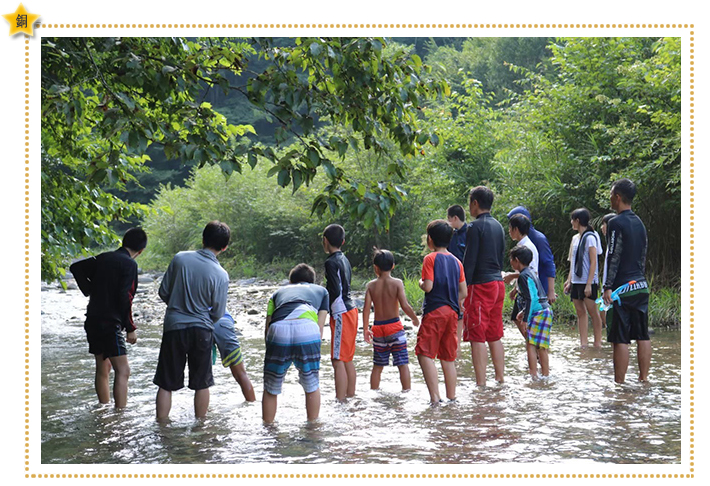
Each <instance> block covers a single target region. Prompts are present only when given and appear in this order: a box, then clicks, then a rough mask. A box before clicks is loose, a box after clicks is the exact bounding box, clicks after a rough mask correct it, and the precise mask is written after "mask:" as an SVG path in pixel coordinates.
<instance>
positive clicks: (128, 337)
mask: <svg viewBox="0 0 710 486" xmlns="http://www.w3.org/2000/svg"><path fill="white" fill-rule="evenodd" d="M126 341H128V342H129V343H130V344H136V341H138V336H136V331H131V332H129V333H128V334H126Z"/></svg>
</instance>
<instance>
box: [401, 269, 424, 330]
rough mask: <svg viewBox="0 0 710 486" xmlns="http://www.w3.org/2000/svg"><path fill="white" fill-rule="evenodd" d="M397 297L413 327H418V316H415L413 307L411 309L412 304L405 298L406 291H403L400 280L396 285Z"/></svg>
mask: <svg viewBox="0 0 710 486" xmlns="http://www.w3.org/2000/svg"><path fill="white" fill-rule="evenodd" d="M397 299H398V300H399V306H400V307H401V308H402V310H403V311H404V313H405V314H406V315H407V316H409V318H410V319H411V320H412V324H413V325H414V327H419V318H418V317H417V313H416V312H414V309H412V306H411V305H409V301H408V300H407V293H406V292H405V291H404V284H403V283H402V281H401V280H400V282H399V284H398V286H397Z"/></svg>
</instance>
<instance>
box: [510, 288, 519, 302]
mask: <svg viewBox="0 0 710 486" xmlns="http://www.w3.org/2000/svg"><path fill="white" fill-rule="evenodd" d="M516 295H518V289H516V288H512V289H511V290H510V292H509V293H508V297H510V300H515V296H516Z"/></svg>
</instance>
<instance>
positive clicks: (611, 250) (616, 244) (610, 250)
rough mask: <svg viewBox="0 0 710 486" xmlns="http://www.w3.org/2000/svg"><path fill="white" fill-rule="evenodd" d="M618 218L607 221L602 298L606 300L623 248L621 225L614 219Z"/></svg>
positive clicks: (617, 269) (614, 278) (612, 284)
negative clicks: (606, 245)
mask: <svg viewBox="0 0 710 486" xmlns="http://www.w3.org/2000/svg"><path fill="white" fill-rule="evenodd" d="M616 219H618V218H612V219H610V220H609V223H607V231H606V234H607V242H608V247H607V251H606V262H607V263H606V275H604V285H603V287H604V296H605V297H604V298H605V302H606V291H607V290H611V289H612V288H613V286H614V280H616V274H617V272H618V271H619V264H620V263H621V252H622V250H623V238H622V235H621V227H620V226H619V223H618V222H617V221H616ZM606 303H607V305H608V304H610V303H611V292H610V293H609V302H606Z"/></svg>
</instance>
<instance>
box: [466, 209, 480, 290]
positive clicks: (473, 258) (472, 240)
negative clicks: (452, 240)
mask: <svg viewBox="0 0 710 486" xmlns="http://www.w3.org/2000/svg"><path fill="white" fill-rule="evenodd" d="M478 240H479V237H478V227H477V226H476V225H475V224H473V223H471V224H469V225H468V230H466V251H465V252H464V255H463V268H464V275H465V276H466V282H467V283H469V284H470V283H473V274H474V272H475V271H476V262H477V260H478V243H479V242H478Z"/></svg>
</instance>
